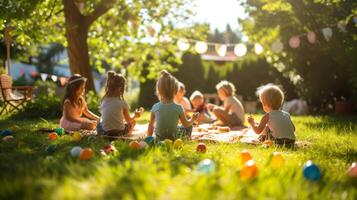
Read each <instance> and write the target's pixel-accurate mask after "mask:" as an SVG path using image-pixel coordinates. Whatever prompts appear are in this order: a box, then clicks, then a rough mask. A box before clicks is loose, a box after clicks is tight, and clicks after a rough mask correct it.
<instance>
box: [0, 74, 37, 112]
mask: <svg viewBox="0 0 357 200" xmlns="http://www.w3.org/2000/svg"><path fill="white" fill-rule="evenodd" d="M32 88H33V87H32V86H12V79H11V77H10V76H9V75H7V74H1V75H0V89H1V96H0V99H1V101H3V103H2V108H1V111H0V115H2V113H3V112H5V113H11V112H13V111H15V110H17V111H19V110H20V108H22V107H23V106H24V105H25V103H26V102H28V101H31V100H32Z"/></svg>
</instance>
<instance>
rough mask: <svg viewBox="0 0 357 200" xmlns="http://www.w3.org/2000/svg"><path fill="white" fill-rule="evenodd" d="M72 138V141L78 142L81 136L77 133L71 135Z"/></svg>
mask: <svg viewBox="0 0 357 200" xmlns="http://www.w3.org/2000/svg"><path fill="white" fill-rule="evenodd" d="M72 138H73V140H74V141H76V142H79V141H80V140H81V138H82V136H81V134H80V133H78V132H75V133H73V135H72Z"/></svg>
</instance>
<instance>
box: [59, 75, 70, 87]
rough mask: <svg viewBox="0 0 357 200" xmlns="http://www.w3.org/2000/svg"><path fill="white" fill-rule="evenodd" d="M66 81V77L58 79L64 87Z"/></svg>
mask: <svg viewBox="0 0 357 200" xmlns="http://www.w3.org/2000/svg"><path fill="white" fill-rule="evenodd" d="M67 80H68V79H67V78H66V77H59V81H60V84H61V86H64V85H66V83H67Z"/></svg>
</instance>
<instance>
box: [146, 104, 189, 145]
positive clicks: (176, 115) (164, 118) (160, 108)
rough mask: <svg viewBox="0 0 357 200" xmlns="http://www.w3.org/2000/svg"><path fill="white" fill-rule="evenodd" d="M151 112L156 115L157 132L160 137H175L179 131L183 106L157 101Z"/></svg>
mask: <svg viewBox="0 0 357 200" xmlns="http://www.w3.org/2000/svg"><path fill="white" fill-rule="evenodd" d="M151 112H152V113H154V115H155V123H156V124H155V133H156V135H157V136H158V137H159V138H160V139H173V134H174V133H176V132H177V124H178V121H179V119H180V115H181V114H182V113H183V112H184V111H183V109H182V106H180V105H178V104H176V103H169V104H164V103H161V102H158V103H156V104H155V105H154V106H153V107H152V109H151Z"/></svg>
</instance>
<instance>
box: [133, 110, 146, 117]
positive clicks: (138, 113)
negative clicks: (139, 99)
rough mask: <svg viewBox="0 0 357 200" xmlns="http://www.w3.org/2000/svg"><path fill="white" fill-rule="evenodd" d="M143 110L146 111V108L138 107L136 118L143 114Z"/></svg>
mask: <svg viewBox="0 0 357 200" xmlns="http://www.w3.org/2000/svg"><path fill="white" fill-rule="evenodd" d="M143 112H144V108H143V107H140V108H139V109H136V110H135V114H134V117H135V118H139V117H140V116H141V113H143Z"/></svg>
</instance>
